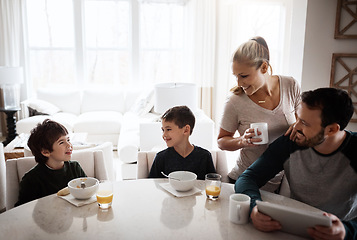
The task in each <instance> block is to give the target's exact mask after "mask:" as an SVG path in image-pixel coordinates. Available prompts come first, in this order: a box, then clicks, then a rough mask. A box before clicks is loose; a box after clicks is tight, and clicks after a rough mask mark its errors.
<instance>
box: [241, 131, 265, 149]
mask: <svg viewBox="0 0 357 240" xmlns="http://www.w3.org/2000/svg"><path fill="white" fill-rule="evenodd" d="M257 133H258V135H261V134H262V133H261V132H260V131H259V130H258V131H257ZM253 137H255V133H254V128H248V129H247V130H245V132H244V135H243V136H242V142H243V143H242V144H243V145H244V146H245V147H251V146H255V145H254V143H255V142H261V141H262V139H261V138H253Z"/></svg>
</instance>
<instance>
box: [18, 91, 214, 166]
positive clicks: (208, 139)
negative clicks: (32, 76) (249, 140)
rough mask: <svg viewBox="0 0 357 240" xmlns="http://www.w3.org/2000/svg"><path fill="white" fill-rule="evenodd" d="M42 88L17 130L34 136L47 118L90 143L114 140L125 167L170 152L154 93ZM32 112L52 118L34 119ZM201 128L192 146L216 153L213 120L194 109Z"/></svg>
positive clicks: (23, 112) (195, 132)
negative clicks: (144, 155)
mask: <svg viewBox="0 0 357 240" xmlns="http://www.w3.org/2000/svg"><path fill="white" fill-rule="evenodd" d="M143 89H144V90H139V89H132V88H127V89H95V90H93V89H88V90H82V91H79V90H60V89H40V90H38V91H37V96H36V97H35V98H31V99H27V100H25V101H23V102H21V112H20V120H19V121H17V123H16V128H17V132H18V133H19V134H21V133H30V131H31V129H33V128H34V127H35V126H36V125H37V124H38V123H40V122H42V121H43V120H45V119H46V118H50V119H53V120H55V121H58V122H60V123H62V124H63V125H64V126H65V127H66V128H67V129H68V131H69V132H73V133H82V132H85V133H87V139H86V141H87V143H95V144H100V143H103V142H111V143H112V144H113V147H114V149H115V148H117V149H118V154H119V158H120V160H122V161H123V162H124V163H133V162H136V161H137V154H138V151H143V150H144V151H150V150H160V149H162V148H165V147H166V146H165V143H164V141H163V140H162V137H161V123H160V115H159V114H156V113H153V112H151V109H152V108H153V106H154V89H153V88H150V87H149V88H143ZM30 113H35V114H41V113H46V114H48V115H35V116H30ZM194 114H195V117H196V124H195V128H194V130H193V134H192V136H191V140H192V141H191V142H192V143H193V144H196V145H198V146H201V147H204V148H206V149H213V147H212V146H213V143H214V142H215V140H214V122H213V121H212V120H211V119H210V118H209V117H208V116H206V115H205V114H204V113H203V111H202V110H200V109H198V110H194Z"/></svg>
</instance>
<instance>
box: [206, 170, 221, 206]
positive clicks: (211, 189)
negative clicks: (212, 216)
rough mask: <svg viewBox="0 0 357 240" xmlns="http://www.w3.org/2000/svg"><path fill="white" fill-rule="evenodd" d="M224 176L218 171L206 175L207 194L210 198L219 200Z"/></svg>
mask: <svg viewBox="0 0 357 240" xmlns="http://www.w3.org/2000/svg"><path fill="white" fill-rule="evenodd" d="M221 179H222V176H221V175H219V174H218V173H208V174H206V176H205V184H206V196H207V198H208V199H209V200H217V199H218V197H219V194H220V193H221V183H222V182H221Z"/></svg>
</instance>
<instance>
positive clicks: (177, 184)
mask: <svg viewBox="0 0 357 240" xmlns="http://www.w3.org/2000/svg"><path fill="white" fill-rule="evenodd" d="M176 179H179V180H176ZM196 179H197V175H196V174H195V173H193V172H189V171H176V172H172V173H170V174H169V182H170V185H171V186H172V187H173V188H174V189H175V190H176V191H179V192H185V191H189V190H191V189H192V188H193V187H194V185H195V182H196Z"/></svg>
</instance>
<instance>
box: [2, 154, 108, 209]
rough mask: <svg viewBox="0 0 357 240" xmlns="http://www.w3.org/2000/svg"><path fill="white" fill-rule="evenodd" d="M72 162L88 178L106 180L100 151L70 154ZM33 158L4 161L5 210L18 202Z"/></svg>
mask: <svg viewBox="0 0 357 240" xmlns="http://www.w3.org/2000/svg"><path fill="white" fill-rule="evenodd" d="M72 160H73V161H77V162H79V164H80V165H81V167H82V169H83V170H84V172H85V173H86V174H87V176H88V177H95V178H97V179H98V180H107V179H108V175H107V171H106V169H105V164H104V158H103V152H102V151H90V150H88V151H81V152H77V153H73V154H72ZM36 164H37V163H36V161H35V157H23V158H17V159H9V160H7V161H6V210H9V209H11V208H13V207H14V205H15V203H16V202H17V201H18V197H19V190H20V182H21V179H22V177H23V176H24V175H25V173H27V172H28V171H29V170H30V169H31V168H33V167H34V166H35V165H36Z"/></svg>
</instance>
